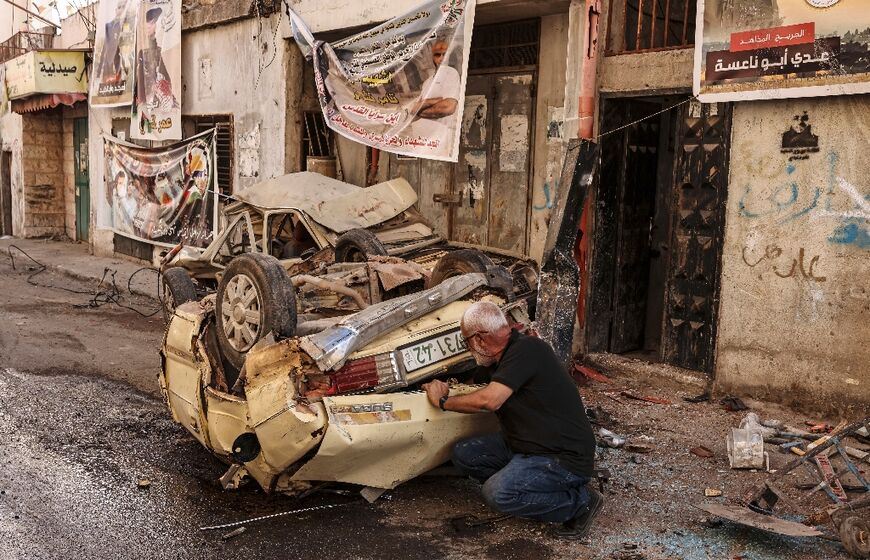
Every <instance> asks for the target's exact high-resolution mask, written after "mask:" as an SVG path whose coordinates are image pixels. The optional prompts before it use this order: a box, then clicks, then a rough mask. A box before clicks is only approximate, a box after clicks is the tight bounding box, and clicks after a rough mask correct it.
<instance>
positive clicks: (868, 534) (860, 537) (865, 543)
mask: <svg viewBox="0 0 870 560" xmlns="http://www.w3.org/2000/svg"><path fill="white" fill-rule="evenodd" d="M838 532H839V534H840V539H841V540H842V541H843V548H845V549H846V552H848V553H849V555H850V556H852V557H853V558H870V523H868V522H867V520H865V519H863V518H862V517H860V516H858V515H850V516H849V517H847V518H845V519H844V520H843V521H842V522H841V523H840V526H839V527H838Z"/></svg>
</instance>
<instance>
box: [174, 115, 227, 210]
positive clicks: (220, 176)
mask: <svg viewBox="0 0 870 560" xmlns="http://www.w3.org/2000/svg"><path fill="white" fill-rule="evenodd" d="M181 126H182V132H183V136H184V137H185V138H190V137H191V136H196V135H197V134H199V133H200V132H205V131H206V130H211V129H212V128H216V129H217V140H216V142H217V146H216V147H215V151H216V152H217V162H216V164H215V171H216V172H217V180H218V186H219V188H220V192H221V193H223V194H231V193H232V192H233V165H234V161H235V157H234V151H233V116H232V115H185V116H184V117H182V120H181Z"/></svg>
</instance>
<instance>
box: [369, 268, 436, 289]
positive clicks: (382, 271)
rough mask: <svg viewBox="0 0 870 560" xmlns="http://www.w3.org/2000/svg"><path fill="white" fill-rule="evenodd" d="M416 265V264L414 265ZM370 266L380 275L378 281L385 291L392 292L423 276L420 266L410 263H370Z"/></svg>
mask: <svg viewBox="0 0 870 560" xmlns="http://www.w3.org/2000/svg"><path fill="white" fill-rule="evenodd" d="M414 264H416V263H414ZM369 266H370V267H371V269H372V270H374V271H375V273H377V275H378V280H380V281H381V286H382V287H383V288H384V291H390V290H392V289H393V288H397V287H399V286H401V285H402V284H407V283H408V282H413V281H414V280H420V279H422V278H423V274H422V273H421V271H420V270H419V268H420V267H419V265H418V266H412V265H411V264H408V263H377V262H373V263H370V264H369Z"/></svg>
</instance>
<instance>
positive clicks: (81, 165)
mask: <svg viewBox="0 0 870 560" xmlns="http://www.w3.org/2000/svg"><path fill="white" fill-rule="evenodd" d="M73 150H74V166H75V186H76V191H75V192H76V239H77V240H79V241H87V240H88V232H89V231H90V226H91V187H90V177H89V175H88V119H87V117H84V118H78V119H74V120H73Z"/></svg>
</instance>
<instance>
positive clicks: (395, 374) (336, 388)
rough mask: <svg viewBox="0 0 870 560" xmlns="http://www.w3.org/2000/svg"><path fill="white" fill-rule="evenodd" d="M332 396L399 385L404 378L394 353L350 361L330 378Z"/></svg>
mask: <svg viewBox="0 0 870 560" xmlns="http://www.w3.org/2000/svg"><path fill="white" fill-rule="evenodd" d="M329 377H330V378H331V380H332V386H331V387H330V389H329V391H328V393H329V394H330V395H341V394H343V393H350V392H355V391H362V390H365V389H371V388H374V387H388V386H394V385H399V384H401V382H402V377H401V375H400V374H399V368H398V367H397V366H396V358H395V356H394V355H393V353H392V352H386V353H384V354H376V355H374V356H368V357H367V358H360V359H358V360H350V361H348V362H347V363H346V364H344V365H343V366H342V367H341V369H339V370H338V371H336V372H335V373H333V374H331V375H330V376H329Z"/></svg>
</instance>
